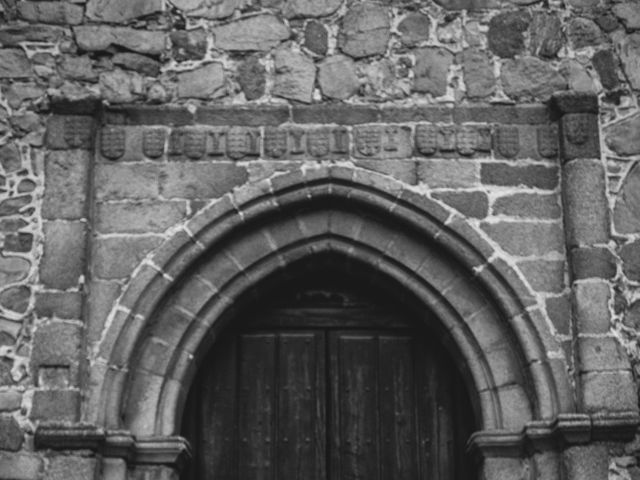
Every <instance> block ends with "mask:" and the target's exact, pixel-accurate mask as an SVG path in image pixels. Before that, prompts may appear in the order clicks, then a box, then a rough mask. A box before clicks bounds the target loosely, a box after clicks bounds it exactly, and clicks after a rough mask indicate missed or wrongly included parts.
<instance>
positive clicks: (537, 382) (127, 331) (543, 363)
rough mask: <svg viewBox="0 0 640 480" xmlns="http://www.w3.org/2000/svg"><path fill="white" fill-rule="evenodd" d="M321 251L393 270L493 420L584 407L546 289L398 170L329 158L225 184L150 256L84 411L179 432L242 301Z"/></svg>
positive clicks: (496, 430) (120, 310)
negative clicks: (203, 370)
mask: <svg viewBox="0 0 640 480" xmlns="http://www.w3.org/2000/svg"><path fill="white" fill-rule="evenodd" d="M322 252H331V254H333V255H336V256H339V257H341V258H343V259H345V262H352V263H353V264H357V265H360V266H361V267H362V268H365V269H366V268H369V269H371V270H372V271H377V272H381V273H382V274H383V275H385V276H386V277H387V278H388V279H390V281H392V282H395V283H396V284H398V285H401V286H402V287H403V288H404V289H405V290H406V292H407V295H409V296H411V298H412V299H414V300H415V301H417V302H420V303H421V304H422V305H424V308H425V309H429V310H430V311H431V312H433V313H434V314H435V317H437V318H438V319H439V322H440V323H439V327H438V328H439V329H440V331H441V332H442V336H443V341H444V342H446V343H447V345H449V348H450V350H452V354H453V356H454V357H455V358H456V359H457V361H458V362H459V363H460V364H461V366H462V368H463V369H466V371H468V373H469V374H468V379H469V383H470V385H469V386H468V388H469V390H470V392H471V395H472V396H474V397H475V398H474V399H473V401H474V402H475V404H476V405H477V410H478V411H479V412H480V413H479V416H480V424H481V426H482V429H483V431H485V432H489V433H492V434H495V435H498V436H499V435H502V436H503V437H504V436H506V437H509V435H511V437H509V438H512V437H513V438H515V437H517V436H518V435H521V433H522V432H523V431H524V430H525V429H526V428H527V426H528V425H529V424H531V423H532V422H534V423H535V422H543V423H545V424H548V423H551V422H553V421H554V420H555V419H557V417H558V416H559V415H561V414H565V413H571V412H574V411H575V405H574V402H573V395H572V392H571V388H570V382H569V378H568V373H567V368H566V362H565V361H564V359H563V357H562V353H561V348H560V345H559V344H558V343H557V341H556V340H555V339H554V338H553V336H552V335H551V331H550V328H549V326H548V324H547V323H546V319H545V316H544V315H543V314H542V313H541V312H540V311H539V310H538V306H537V304H536V299H535V298H534V296H533V295H532V293H531V292H530V290H529V288H528V287H527V285H526V284H525V283H524V282H523V281H522V280H521V278H520V276H519V275H518V273H517V272H516V271H515V270H514V269H513V268H512V267H511V266H509V265H508V264H507V263H506V262H505V261H504V260H503V259H501V258H500V256H499V255H498V254H497V253H496V252H495V250H494V248H493V246H492V245H491V244H490V243H489V242H488V241H487V240H486V239H485V238H484V237H483V236H482V235H481V234H480V233H478V232H477V231H476V230H475V229H474V228H473V227H471V226H470V225H469V224H468V223H467V222H466V221H465V219H464V218H463V217H462V216H460V215H459V214H457V213H455V212H454V211H453V210H451V209H448V208H446V207H444V206H442V205H441V204H440V203H438V202H436V201H434V200H431V199H429V198H428V197H426V196H425V195H423V194H420V193H417V192H414V191H412V190H410V189H409V188H407V187H406V186H405V185H403V184H401V183H399V182H397V181H395V180H393V179H390V178H389V177H385V176H383V175H380V174H377V173H373V172H370V171H366V170H361V169H356V168H352V167H342V166H330V167H326V166H325V167H319V168H317V169H307V170H302V171H296V172H293V173H288V174H284V175H281V176H277V177H274V178H271V179H268V180H264V181H262V182H259V183H256V184H254V185H251V186H245V187H242V188H241V189H239V190H237V191H235V192H234V193H232V194H229V195H226V196H225V197H223V198H221V199H220V200H218V201H216V202H214V203H213V204H211V205H210V206H209V207H208V208H205V209H204V210H203V211H201V212H200V213H198V214H197V215H196V216H195V217H194V218H193V219H191V220H190V221H189V222H188V223H187V224H186V225H184V226H183V227H182V228H181V229H179V230H178V231H177V232H176V233H175V234H174V236H173V237H172V238H171V239H170V240H168V241H167V242H166V243H165V244H164V245H163V246H162V247H160V248H159V249H158V250H157V251H156V252H155V253H154V254H153V256H152V257H150V258H149V259H148V260H147V261H145V262H144V263H143V264H142V265H140V266H139V268H138V269H137V270H136V272H135V273H134V276H133V278H132V280H131V282H130V283H129V286H128V288H127V289H126V291H125V293H124V294H123V295H122V297H121V298H120V299H119V301H118V304H117V305H116V306H115V307H114V309H113V311H112V313H111V315H110V318H109V321H108V324H107V326H106V328H105V331H104V332H103V336H102V340H101V343H100V344H99V346H98V349H97V351H96V352H95V358H94V359H93V365H94V369H93V370H92V374H93V378H92V379H91V380H92V384H93V385H94V388H93V390H92V395H91V398H90V399H89V402H87V409H86V411H85V412H84V415H85V419H86V420H87V421H89V422H92V423H95V424H98V425H103V426H104V427H105V428H107V429H112V430H117V429H126V430H128V431H130V432H131V434H132V435H134V436H136V437H140V438H142V437H169V436H171V435H176V434H177V432H179V431H180V427H179V421H180V418H181V409H182V406H183V404H184V400H185V397H186V393H187V390H188V388H189V384H190V381H191V379H192V378H193V376H194V374H195V371H196V370H197V366H198V362H199V360H200V359H201V358H202V357H203V356H204V355H205V354H206V352H207V350H208V348H209V347H210V346H211V345H212V344H213V342H214V341H215V338H216V335H217V334H218V332H219V331H220V330H221V329H222V328H223V327H224V324H225V322H226V321H227V319H228V318H232V315H230V312H232V311H233V308H234V306H235V305H236V304H237V302H238V300H239V299H241V298H243V296H245V295H246V294H247V292H250V291H251V289H252V288H254V287H255V286H256V285H259V284H260V283H261V282H263V281H265V279H268V278H269V277H270V276H271V275H273V274H274V273H276V272H278V271H281V270H282V269H286V268H287V266H289V265H292V264H293V263H295V262H296V261H298V260H300V259H302V258H305V257H309V256H313V255H318V254H320V253H322ZM514 436H515V437H514ZM501 438H502V437H501ZM513 438H512V439H513ZM514 441H518V439H517V438H516V440H514Z"/></svg>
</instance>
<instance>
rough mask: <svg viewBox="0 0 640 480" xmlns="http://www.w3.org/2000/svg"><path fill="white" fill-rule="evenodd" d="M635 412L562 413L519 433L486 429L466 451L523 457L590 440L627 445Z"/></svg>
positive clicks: (635, 421)
mask: <svg viewBox="0 0 640 480" xmlns="http://www.w3.org/2000/svg"><path fill="white" fill-rule="evenodd" d="M639 424H640V416H638V413H637V412H619V413H602V414H593V415H588V414H581V413H575V414H561V415H559V416H558V417H557V418H556V419H554V420H549V421H545V420H538V421H533V422H529V423H528V424H527V426H526V427H525V429H524V430H523V431H521V432H512V431H509V430H485V431H480V432H476V433H474V434H473V435H472V436H471V438H470V439H469V442H468V444H467V448H468V450H470V451H471V452H474V453H475V454H476V455H478V456H480V457H483V458H484V457H522V456H523V455H524V454H526V452H527V451H528V450H530V449H535V450H556V451H557V450H561V449H563V448H565V447H567V446H571V445H582V444H587V443H589V442H592V441H607V442H628V441H630V440H631V439H633V436H634V435H635V434H636V432H637V430H638V425H639Z"/></svg>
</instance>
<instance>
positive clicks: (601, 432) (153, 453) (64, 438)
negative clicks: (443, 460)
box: [35, 412, 640, 467]
mask: <svg viewBox="0 0 640 480" xmlns="http://www.w3.org/2000/svg"><path fill="white" fill-rule="evenodd" d="M639 424H640V416H638V413H637V412H620V413H606V414H593V415H588V414H580V413H576V414H562V415H559V416H558V417H557V418H556V419H554V420H549V421H544V420H539V421H533V422H530V423H529V424H528V425H527V426H526V427H525V429H524V430H523V431H520V432H513V431H509V430H484V431H479V432H476V433H474V434H473V435H472V436H471V438H470V439H469V442H468V449H469V450H470V451H471V452H473V453H475V454H476V455H478V456H480V457H482V458H485V457H522V456H523V455H526V453H527V452H528V451H529V450H530V449H536V450H556V451H557V450H561V449H563V448H565V447H567V446H571V445H581V444H586V443H589V442H591V441H607V442H627V441H629V440H631V439H632V438H633V436H634V435H635V433H636V432H637V429H638V425H639ZM35 442H36V448H38V449H52V450H92V451H95V452H97V453H100V454H101V455H103V456H105V457H111V458H114V457H115V458H124V459H125V460H126V461H127V463H129V464H131V465H137V464H150V465H152V464H154V465H155V464H158V465H177V466H178V467H180V466H181V465H182V464H183V463H184V462H185V461H187V460H188V459H189V458H191V447H190V445H189V442H187V440H185V439H184V438H182V437H180V436H162V437H161V436H157V437H134V436H133V435H131V434H130V433H129V432H127V431H123V430H104V429H102V428H99V427H95V426H92V425H68V424H41V425H39V426H38V428H37V429H36V433H35Z"/></svg>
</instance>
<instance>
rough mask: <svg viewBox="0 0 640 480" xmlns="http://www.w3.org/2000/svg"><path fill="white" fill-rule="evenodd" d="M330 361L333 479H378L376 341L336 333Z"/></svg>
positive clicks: (365, 335) (368, 335)
mask: <svg viewBox="0 0 640 480" xmlns="http://www.w3.org/2000/svg"><path fill="white" fill-rule="evenodd" d="M331 343H332V345H331V349H332V352H333V354H332V355H331V359H330V362H331V364H332V367H333V368H332V372H333V375H332V377H334V391H335V392H336V393H337V398H336V403H334V405H333V408H335V409H336V410H337V412H336V413H335V415H334V421H335V422H336V423H334V425H333V430H334V432H335V435H334V438H333V444H334V450H335V452H336V456H337V457H339V458H335V456H334V460H333V464H332V470H333V471H334V475H333V476H332V477H331V479H332V480H333V479H335V480H338V479H339V480H343V479H344V480H378V479H379V478H380V477H379V461H380V457H379V452H378V405H377V398H378V392H377V375H376V374H377V371H376V370H377V368H376V361H377V340H376V337H375V336H374V335H371V334H365V333H361V334H356V333H336V334H334V335H333V336H332V341H331Z"/></svg>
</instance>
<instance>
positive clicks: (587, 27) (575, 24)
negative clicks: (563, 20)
mask: <svg viewBox="0 0 640 480" xmlns="http://www.w3.org/2000/svg"><path fill="white" fill-rule="evenodd" d="M567 35H568V37H569V40H571V43H572V44H573V48H576V49H579V48H583V47H588V46H590V45H600V44H601V43H602V41H603V35H602V31H601V30H600V27H598V25H597V24H596V23H595V22H594V21H593V20H589V19H588V18H582V17H576V18H572V19H571V20H570V21H569V24H568V26H567Z"/></svg>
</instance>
